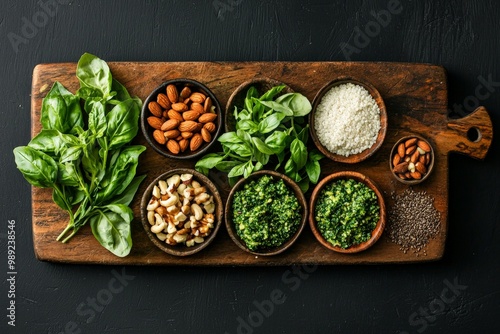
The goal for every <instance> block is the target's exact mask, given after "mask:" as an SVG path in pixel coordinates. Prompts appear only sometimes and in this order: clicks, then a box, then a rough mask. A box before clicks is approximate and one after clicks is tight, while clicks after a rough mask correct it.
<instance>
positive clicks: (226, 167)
mask: <svg viewBox="0 0 500 334" xmlns="http://www.w3.org/2000/svg"><path fill="white" fill-rule="evenodd" d="M240 163H241V162H240V161H221V162H219V163H218V164H217V165H216V166H215V168H216V169H217V170H219V171H221V172H223V173H229V171H230V170H231V169H232V168H233V167H235V166H237V165H239V164H240Z"/></svg>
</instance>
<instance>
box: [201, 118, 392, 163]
mask: <svg viewBox="0 0 500 334" xmlns="http://www.w3.org/2000/svg"><path fill="white" fill-rule="evenodd" d="M207 124H208V123H207ZM400 162H401V157H400V156H399V154H394V158H393V159H392V166H397V165H399V163H400Z"/></svg>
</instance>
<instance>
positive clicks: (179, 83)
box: [140, 79, 223, 159]
mask: <svg viewBox="0 0 500 334" xmlns="http://www.w3.org/2000/svg"><path fill="white" fill-rule="evenodd" d="M170 84H174V85H175V86H176V87H177V89H178V90H179V91H180V90H181V89H182V88H183V87H184V86H188V87H190V88H191V90H192V91H193V92H200V93H203V94H205V95H206V96H210V98H211V99H212V104H213V105H214V106H215V113H216V114H217V119H216V120H215V123H216V126H217V129H216V130H215V132H214V133H212V140H211V141H210V142H209V143H206V142H203V144H201V146H200V148H198V149H197V150H196V151H194V152H192V151H190V150H186V151H185V152H180V153H179V154H172V153H171V152H170V151H169V150H168V149H167V148H166V146H165V145H160V144H159V143H158V142H157V141H156V140H155V139H154V138H153V131H154V130H155V129H153V128H152V127H151V126H150V125H149V124H148V122H147V118H148V117H149V116H152V115H151V113H150V111H149V109H148V104H149V102H151V101H156V98H157V96H158V94H159V93H164V94H165V91H166V88H167V86H168V85H170ZM140 122H141V130H142V133H143V135H144V138H146V141H147V142H148V143H149V145H150V146H151V147H152V148H153V149H154V150H155V151H156V152H158V153H159V154H161V155H163V156H165V157H167V158H171V159H192V158H196V157H199V156H201V155H203V154H204V153H205V152H206V151H207V150H208V149H209V148H210V147H211V146H212V145H213V144H214V143H215V142H216V140H217V137H218V136H219V133H220V132H221V130H222V127H223V125H222V110H221V106H220V103H219V100H217V98H216V96H215V95H214V94H213V93H212V91H211V90H210V89H208V88H207V87H206V86H205V85H203V84H202V83H200V82H198V81H196V80H192V79H173V80H168V81H165V82H164V83H162V84H161V85H159V86H158V87H156V88H155V89H154V90H153V91H152V92H151V94H149V96H148V97H147V98H146V100H145V101H144V104H143V105H142V110H141V120H140Z"/></svg>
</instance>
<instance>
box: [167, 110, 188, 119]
mask: <svg viewBox="0 0 500 334" xmlns="http://www.w3.org/2000/svg"><path fill="white" fill-rule="evenodd" d="M167 116H168V118H170V119H176V120H178V121H180V122H182V121H183V120H184V118H182V115H181V114H180V113H179V112H178V111H175V110H174V109H170V110H169V111H168V112H167Z"/></svg>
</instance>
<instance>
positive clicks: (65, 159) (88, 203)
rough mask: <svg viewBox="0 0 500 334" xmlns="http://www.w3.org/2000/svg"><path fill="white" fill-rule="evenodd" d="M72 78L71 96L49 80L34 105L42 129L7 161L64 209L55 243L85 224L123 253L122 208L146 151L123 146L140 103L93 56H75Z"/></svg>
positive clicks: (126, 220) (125, 220) (127, 238)
mask: <svg viewBox="0 0 500 334" xmlns="http://www.w3.org/2000/svg"><path fill="white" fill-rule="evenodd" d="M76 76H77V77H78V79H79V81H80V89H79V90H78V92H77V93H76V95H73V94H72V93H71V92H69V91H68V90H67V89H66V88H64V86H63V85H61V84H60V83H59V82H55V83H54V85H53V86H52V89H51V90H50V92H49V93H48V94H47V95H46V96H45V98H44V99H43V102H42V110H41V123H42V128H43V129H42V131H41V132H40V133H39V134H38V135H37V136H36V137H34V138H33V139H32V140H31V141H30V142H29V143H28V146H20V147H16V148H15V149H14V156H15V161H16V164H17V168H18V169H19V170H20V171H21V173H22V174H23V176H24V177H25V179H26V180H27V181H28V182H29V183H31V184H32V185H34V186H36V187H43V188H52V189H53V192H52V198H53V200H54V202H55V203H56V204H57V205H58V206H59V207H60V208H61V209H63V210H66V211H67V212H68V214H69V222H68V226H67V227H66V229H65V230H64V231H63V232H62V233H61V234H60V235H59V237H58V238H57V240H62V242H67V241H68V240H69V239H71V237H73V236H74V235H75V234H76V233H77V232H78V230H79V229H80V228H81V227H82V226H84V225H85V224H86V223H87V222H90V226H91V228H92V233H93V234H94V236H95V238H96V239H97V240H98V241H99V243H100V244H101V245H102V246H103V247H105V248H106V249H108V250H109V251H110V252H112V253H113V254H115V255H117V256H120V257H123V256H126V255H128V254H129V253H130V249H131V248H132V237H131V231H130V223H131V221H132V219H133V212H132V209H130V207H129V206H128V205H129V204H130V202H131V201H132V199H133V197H134V195H135V193H136V191H137V189H138V187H139V184H140V183H141V182H142V180H143V179H144V178H145V176H138V177H136V176H135V173H136V168H137V164H138V158H139V155H140V154H141V153H142V152H143V151H144V150H145V149H146V148H145V147H144V146H141V145H128V144H129V143H130V141H131V140H132V139H133V138H134V137H135V136H136V134H137V132H138V119H139V114H140V108H141V105H142V102H141V100H140V99H138V98H135V97H134V98H133V97H131V96H130V95H129V93H128V91H127V89H126V88H125V87H124V86H123V85H122V84H120V83H119V82H118V81H116V80H115V79H113V77H112V74H111V72H110V70H109V67H108V65H107V64H106V62H105V61H103V60H101V59H99V58H97V57H96V56H94V55H91V54H88V53H85V54H84V55H83V56H82V57H81V58H80V60H79V62H78V66H77V70H76ZM81 99H83V101H84V103H83V106H84V108H83V109H84V111H85V112H86V116H84V114H83V112H82V108H81V104H80V101H81ZM84 119H87V120H88V121H87V122H84ZM85 123H87V124H85ZM70 230H71V233H70V234H69V235H67V234H68V232H69V231H70ZM66 235H67V236H66Z"/></svg>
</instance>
